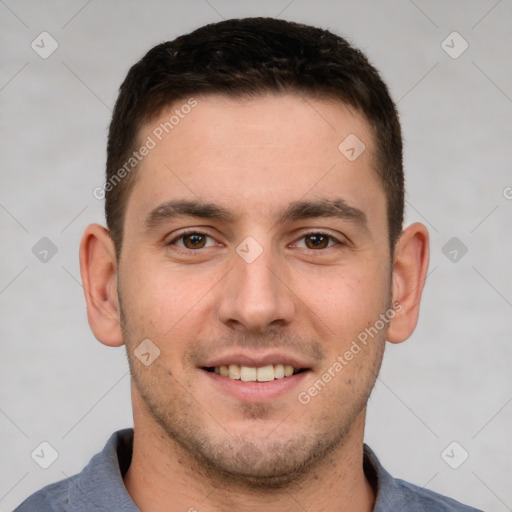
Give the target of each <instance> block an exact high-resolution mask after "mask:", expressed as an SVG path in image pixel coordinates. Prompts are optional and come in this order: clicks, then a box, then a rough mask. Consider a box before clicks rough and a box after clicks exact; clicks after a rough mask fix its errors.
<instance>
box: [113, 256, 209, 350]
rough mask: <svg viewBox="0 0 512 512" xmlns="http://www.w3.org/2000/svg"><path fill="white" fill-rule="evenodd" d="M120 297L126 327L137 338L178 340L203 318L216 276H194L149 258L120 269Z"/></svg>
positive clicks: (131, 261) (136, 259)
mask: <svg viewBox="0 0 512 512" xmlns="http://www.w3.org/2000/svg"><path fill="white" fill-rule="evenodd" d="M119 283H120V294H121V300H122V306H123V313H124V316H125V320H126V322H127V326H128V327H129V328H130V330H131V332H134V333H137V335H138V337H140V336H141V335H142V336H146V337H149V338H152V337H154V338H155V340H157V339H162V340H163V339H169V338H175V337H177V336H178V335H179V333H180V332H181V331H183V329H186V330H188V331H189V332H190V330H193V325H198V322H194V318H196V317H197V316H198V315H201V314H203V313H202V309H203V308H204V305H205V304H206V303H207V301H206V300H204V298H206V296H207V295H208V291H209V290H210V289H212V288H213V286H214V285H215V280H214V279H213V276H210V277H208V276H207V275H203V276H192V275H190V274H189V273H187V272H186V271H184V270H183V269H177V268H173V267H172V266H170V265H169V264H167V263H162V262H161V261H160V262H157V261H149V258H147V257H146V258H135V257H133V258H132V259H131V260H130V264H129V266H128V265H126V266H124V267H122V268H121V269H120V278H119Z"/></svg>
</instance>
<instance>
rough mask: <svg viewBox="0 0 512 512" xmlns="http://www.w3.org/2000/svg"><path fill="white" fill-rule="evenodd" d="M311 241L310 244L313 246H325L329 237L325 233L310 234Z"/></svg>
mask: <svg viewBox="0 0 512 512" xmlns="http://www.w3.org/2000/svg"><path fill="white" fill-rule="evenodd" d="M308 239H309V241H310V244H309V245H310V246H313V248H318V247H325V246H326V242H327V237H326V236H324V235H309V237H308Z"/></svg>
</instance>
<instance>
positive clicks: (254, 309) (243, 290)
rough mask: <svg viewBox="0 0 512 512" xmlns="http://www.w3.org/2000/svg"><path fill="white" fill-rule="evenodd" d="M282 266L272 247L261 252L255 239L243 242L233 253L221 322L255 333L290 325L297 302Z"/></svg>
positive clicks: (220, 307) (224, 292) (223, 295)
mask: <svg viewBox="0 0 512 512" xmlns="http://www.w3.org/2000/svg"><path fill="white" fill-rule="evenodd" d="M251 244H252V245H251ZM244 250H245V251H244ZM281 267H282V265H281V264H280V261H279V258H277V257H276V256H275V255H274V254H273V251H272V249H271V248H270V247H269V248H265V249H263V247H261V246H260V248H259V249H258V247H256V246H255V245H254V242H252V241H251V240H249V241H248V242H247V243H246V244H244V242H242V244H240V246H239V247H238V248H237V251H236V254H233V270H232V271H231V272H230V273H229V275H228V282H227V283H226V289H224V290H223V294H222V296H221V298H220V305H219V318H220V319H221V321H222V322H224V323H227V324H231V325H232V326H233V325H237V326H243V327H245V328H246V329H248V330H253V331H261V330H264V329H265V328H266V327H268V326H269V325H271V324H277V323H281V324H286V323H289V322H290V320H291V318H292V316H293V312H294V303H293V300H292V298H291V296H290V291H289V290H288V288H287V287H286V286H285V285H284V284H283V282H282V281H281V279H280V278H279V272H280V268H281Z"/></svg>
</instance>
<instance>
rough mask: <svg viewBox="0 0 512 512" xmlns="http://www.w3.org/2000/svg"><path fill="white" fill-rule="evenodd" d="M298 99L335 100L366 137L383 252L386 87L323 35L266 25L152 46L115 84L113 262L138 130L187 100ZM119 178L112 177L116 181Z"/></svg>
mask: <svg viewBox="0 0 512 512" xmlns="http://www.w3.org/2000/svg"><path fill="white" fill-rule="evenodd" d="M281 92H297V93H300V94H302V95H306V96H310V97H319V98H322V97H323V98H329V99H334V100H339V101H340V102H342V103H345V104H347V105H350V106H351V107H354V108H355V109H356V110H357V111H358V112H360V113H361V114H363V116H364V117H365V118H366V120H367V121H368V122H369V124H370V126H371V127H372V129H373V133H374V138H375V146H376V148H377V149H376V154H375V161H376V162H377V164H376V171H377V173H378V175H379V176H380V178H381V180H382V183H383V186H384V190H385V193H386V197H387V218H388V228H389V241H390V247H391V248H393V247H394V244H395V242H396V240H397V239H398V237H399V235H400V233H401V231H402V223H403V211H404V176H403V166H402V137H401V130H400V122H399V119H398V113H397V111H396V107H395V104H394V103H393V100H392V99H391V97H390V94H389V91H388V88H387V86H386V84H385V83H384V82H383V81H382V79H381V78H380V75H379V73H378V72H377V70H376V69H375V68H374V67H373V66H372V65H371V64H370V63H369V62H368V59H367V58H366V57H365V55H364V54H363V53H362V52H361V51H359V50H357V49H355V48H353V47H352V46H350V44H349V43H348V42H347V41H346V40H345V39H343V38H342V37H340V36H337V35H335V34H333V33H331V32H329V31H327V30H323V29H320V28H316V27H311V26H307V25H302V24H298V23H293V22H289V21H284V20H279V19H273V18H243V19H231V20H226V21H222V22H219V23H213V24H209V25H206V26H204V27H201V28H199V29H197V30H194V31H193V32H191V33H190V34H186V35H182V36H180V37H178V38H176V39H175V40H174V41H169V42H165V43H162V44H159V45H157V46H155V47H154V48H152V49H151V50H150V51H149V52H148V53H147V54H146V55H145V56H144V57H143V58H142V59H141V60H140V61H139V62H137V63H136V64H135V65H134V66H132V68H131V69H130V71H129V72H128V75H127V76H126V78H125V80H124V82H123V83H122V85H121V87H120V91H119V96H118V98H117V101H116V104H115V108H114V112H113V115H112V122H111V124H110V130H109V136H108V145H107V169H106V179H107V184H109V183H110V186H109V187H105V214H106V221H107V226H108V228H109V229H110V233H111V236H112V239H113V241H114V243H115V246H116V252H117V254H118V255H119V254H120V251H121V245H122V239H123V224H124V216H125V210H126V204H127V201H128V197H129V194H130V191H131V190H132V188H133V184H134V177H135V176H136V173H133V172H128V173H127V172H126V170H125V172H123V173H122V176H123V179H119V176H120V174H121V170H122V168H123V165H124V166H125V168H126V162H127V161H128V160H129V158H130V156H131V155H132V154H133V151H134V150H135V148H136V146H137V143H138V134H139V130H140V128H141V126H142V125H143V124H145V123H147V122H148V121H149V120H151V119H152V118H153V117H155V116H157V115H158V114H159V113H160V112H161V111H162V109H163V108H165V107H167V106H169V105H171V104H173V103H175V102H176V101H178V100H183V99H186V98H187V97H189V96H191V95H200V94H224V95H226V96H230V97H244V96H257V95H262V94H266V93H274V94H276V93H281ZM116 178H117V179H116Z"/></svg>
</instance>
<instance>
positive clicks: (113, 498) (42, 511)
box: [14, 429, 482, 512]
mask: <svg viewBox="0 0 512 512" xmlns="http://www.w3.org/2000/svg"><path fill="white" fill-rule="evenodd" d="M132 448H133V429H125V430H120V431H118V432H116V433H114V434H113V435H112V436H111V437H110V439H109V440H108V442H107V444H106V445H105V448H104V449H103V451H101V452H100V453H98V454H97V455H95V456H94V457H93V458H92V459H91V461H90V462H89V464H88V465H87V466H86V467H85V468H84V469H83V471H82V472H81V473H79V474H78V475H75V476H73V477H71V478H67V479H65V480H61V481H60V482H56V483H54V484H51V485H48V486H47V487H44V488H43V489H41V490H40V491H38V492H36V493H35V494H33V495H32V496H30V497H29V498H27V499H26V500H25V501H24V502H23V503H22V504H21V505H20V506H19V507H18V508H16V510H14V512H92V511H94V512H140V510H139V508H137V506H136V505H135V503H134V502H133V501H132V499H131V498H130V495H129V494H128V492H127V491H126V488H125V486H124V483H123V475H124V474H125V473H126V471H127V470H128V467H129V466H130V462H131V457H132ZM364 471H365V474H366V476H367V478H368V479H369V481H370V482H371V483H372V485H373V486H374V488H375V489H376V490H377V497H376V502H375V508H374V509H373V512H401V511H403V512H482V511H479V510H477V509H475V508H472V507H468V506H466V505H462V504H461V503H459V502H458V501H455V500H453V499H451V498H448V497H446V496H442V495H441V494H437V493H435V492H433V491H430V490H428V489H423V488H421V487H418V486H416V485H413V484H410V483H408V482H404V481H403V480H399V479H396V478H393V477H392V476H391V475H390V474H389V473H388V472H387V471H386V470H385V469H384V468H383V467H382V466H381V464H380V462H379V460H378V459H377V456H376V455H375V454H374V453H373V451H372V450H371V449H370V448H369V447H368V446H367V445H364Z"/></svg>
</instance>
